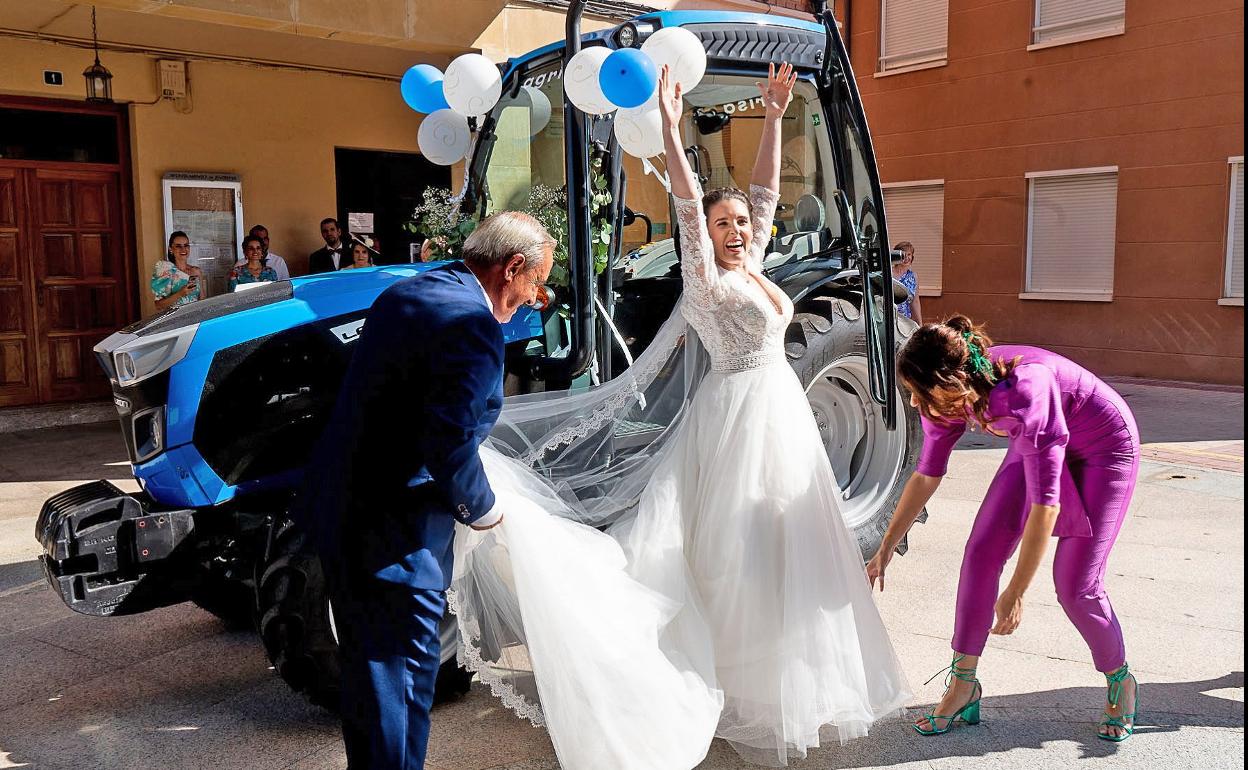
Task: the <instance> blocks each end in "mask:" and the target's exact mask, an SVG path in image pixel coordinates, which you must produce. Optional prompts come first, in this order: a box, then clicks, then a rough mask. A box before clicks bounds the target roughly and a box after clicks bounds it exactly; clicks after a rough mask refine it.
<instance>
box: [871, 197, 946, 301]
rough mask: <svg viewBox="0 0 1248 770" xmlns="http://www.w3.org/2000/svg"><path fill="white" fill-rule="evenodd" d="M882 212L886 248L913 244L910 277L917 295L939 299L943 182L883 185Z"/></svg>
mask: <svg viewBox="0 0 1248 770" xmlns="http://www.w3.org/2000/svg"><path fill="white" fill-rule="evenodd" d="M884 213H885V214H886V215H887V221H888V237H889V240H891V241H892V243H890V244H889V245H890V246H891V245H896V244H897V243H899V242H901V241H909V242H910V243H912V244H914V267H913V268H912V269H913V270H914V274H915V275H916V276H917V277H918V279H919V296H921V297H926V296H939V294H940V292H941V273H942V270H941V266H942V264H943V261H944V260H943V258H942V256H943V254H944V245H945V244H944V241H945V239H944V234H945V183H944V180H935V181H929V182H897V183H894V184H886V185H884Z"/></svg>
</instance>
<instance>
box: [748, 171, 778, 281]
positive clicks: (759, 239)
mask: <svg viewBox="0 0 1248 770" xmlns="http://www.w3.org/2000/svg"><path fill="white" fill-rule="evenodd" d="M779 202H780V193H778V192H776V191H775V190H770V189H768V188H766V187H763V186H761V185H756V184H752V185H750V209H751V210H752V211H753V215H752V219H751V222H750V224H751V226H752V227H753V230H754V238H753V240H752V241H751V242H750V267H753V268H761V267H762V264H763V255H764V254H766V253H767V244H768V243H770V242H771V227H772V222H773V221H774V220H775V218H776V204H778V203H779Z"/></svg>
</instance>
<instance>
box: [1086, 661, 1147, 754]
mask: <svg viewBox="0 0 1248 770" xmlns="http://www.w3.org/2000/svg"><path fill="white" fill-rule="evenodd" d="M1128 677H1130V679H1131V684H1133V685H1135V706H1134V709H1133V710H1132V711H1131V713H1130V714H1123V715H1122V716H1120V717H1111V716H1110V715H1109V714H1108V713H1104V712H1102V714H1101V716H1103V717H1104V719H1102V720H1101V724H1100V725H1099V726H1100V727H1117V728H1118V729H1119V730H1122V735H1106V734H1105V733H1103V732H1101V731H1100V730H1097V731H1096V737H1097V738H1100V739H1101V740H1103V741H1110V742H1112V743H1122V742H1123V741H1125V740H1126V739H1128V738H1130V737H1131V735H1132V733H1134V732H1135V715H1136V714H1138V713H1139V711H1140V683H1139V682H1137V681H1136V679H1135V674H1132V673H1131V669H1130V668H1128V667H1127V664H1126V663H1123V664H1122V667H1121V668H1119V669H1118V670H1117V671H1114V672H1113V673H1110V674H1106V675H1105V681H1106V682H1107V683H1108V684H1109V705H1111V706H1117V705H1118V703H1119V701H1121V700H1122V683H1123V682H1125V681H1127V678H1128Z"/></svg>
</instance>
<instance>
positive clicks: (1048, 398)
mask: <svg viewBox="0 0 1248 770" xmlns="http://www.w3.org/2000/svg"><path fill="white" fill-rule="evenodd" d="M1013 380H1014V382H1013V387H1011V388H1010V390H1009V395H1008V397H1007V402H1006V403H1007V410H1008V412H1009V416H1010V417H1012V418H1014V419H1013V420H1010V421H1009V422H1010V423H1014V424H1013V425H1011V426H1010V428H1009V429H1008V432H1009V434H1010V440H1011V441H1012V442H1014V445H1015V446H1016V447H1018V451H1019V453H1020V454H1021V455H1022V457H1023V471H1024V473H1025V474H1026V478H1027V498H1028V500H1030V501H1031V503H1032V504H1033V505H1057V504H1059V503H1060V502H1061V489H1062V485H1061V480H1062V467H1063V466H1064V465H1065V464H1066V444H1067V442H1069V441H1070V431H1069V430H1067V428H1066V413H1065V412H1064V411H1063V409H1062V392H1061V388H1060V387H1059V386H1058V383H1057V377H1056V376H1054V374H1053V371H1052V370H1051V369H1049V367H1047V366H1044V365H1043V364H1023V365H1021V366H1018V367H1017V368H1015V369H1014V373H1013Z"/></svg>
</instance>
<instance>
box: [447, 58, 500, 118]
mask: <svg viewBox="0 0 1248 770" xmlns="http://www.w3.org/2000/svg"><path fill="white" fill-rule="evenodd" d="M502 92H503V79H502V76H501V75H499V72H498V67H496V66H494V62H492V61H490V60H489V59H487V58H486V57H484V56H482V55H481V54H479V53H466V54H464V55H463V56H460V57H459V58H458V59H456V60H455V61H453V62H451V66H449V67H447V68H446V75H445V76H444V77H443V79H442V93H443V94H444V95H445V96H446V103H447V104H449V105H451V109H453V110H455V111H456V112H458V113H459V114H460V115H484V114H485V113H487V112H489V111H490V110H492V109H494V105H495V104H498V97H499V96H500V95H502Z"/></svg>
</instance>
